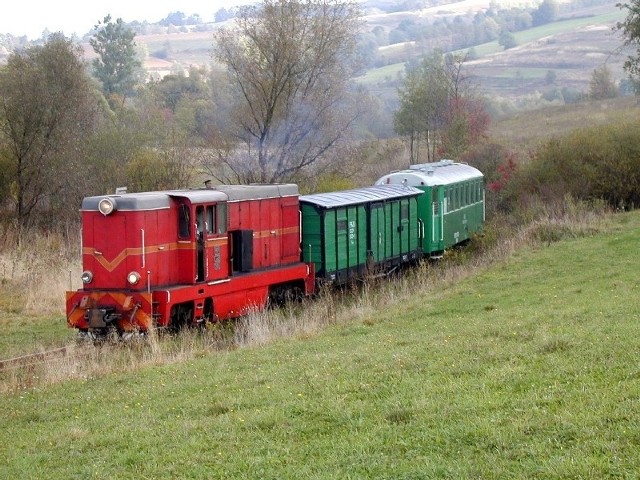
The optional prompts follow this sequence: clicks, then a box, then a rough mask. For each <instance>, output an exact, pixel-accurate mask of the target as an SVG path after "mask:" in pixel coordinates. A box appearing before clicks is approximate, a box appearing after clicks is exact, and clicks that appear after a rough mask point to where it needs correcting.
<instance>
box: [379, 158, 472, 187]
mask: <svg viewBox="0 0 640 480" xmlns="http://www.w3.org/2000/svg"><path fill="white" fill-rule="evenodd" d="M474 178H483V175H482V172H481V171H480V170H478V169H477V168H474V167H472V166H470V165H467V164H465V163H456V162H454V161H453V160H440V161H439V162H434V163H420V164H416V165H411V166H410V167H409V169H407V170H400V171H398V172H392V173H390V174H388V175H385V176H383V177H380V178H379V179H378V180H377V181H376V183H375V184H376V185H389V184H392V185H393V184H395V185H397V184H404V185H411V186H415V187H420V186H433V185H448V184H451V183H457V182H463V181H465V180H472V179H474Z"/></svg>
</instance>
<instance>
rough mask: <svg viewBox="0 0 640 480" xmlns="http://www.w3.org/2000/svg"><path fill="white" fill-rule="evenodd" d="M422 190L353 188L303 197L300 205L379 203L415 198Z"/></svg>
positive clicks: (325, 206) (397, 186)
mask: <svg viewBox="0 0 640 480" xmlns="http://www.w3.org/2000/svg"><path fill="white" fill-rule="evenodd" d="M422 193H423V192H422V190H418V189H417V188H413V187H407V186H404V185H381V186H378V187H364V188H355V189H353V190H343V191H340V192H330V193H315V194H313V195H303V196H301V197H300V203H310V204H313V205H317V206H319V207H324V208H334V207H342V206H345V205H358V204H362V203H369V202H381V201H384V200H392V199H396V198H403V197H404V198H406V197H415V196H416V195H421V194H422Z"/></svg>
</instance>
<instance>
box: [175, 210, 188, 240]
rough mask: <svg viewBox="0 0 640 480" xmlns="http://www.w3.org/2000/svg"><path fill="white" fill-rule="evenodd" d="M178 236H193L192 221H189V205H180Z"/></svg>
mask: <svg viewBox="0 0 640 480" xmlns="http://www.w3.org/2000/svg"><path fill="white" fill-rule="evenodd" d="M178 236H179V237H180V238H189V237H190V236H191V222H190V221H189V207H188V206H187V205H180V208H179V209H178Z"/></svg>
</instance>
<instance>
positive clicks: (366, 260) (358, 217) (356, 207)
mask: <svg viewBox="0 0 640 480" xmlns="http://www.w3.org/2000/svg"><path fill="white" fill-rule="evenodd" d="M422 194H423V192H422V191H421V190H419V189H416V188H412V187H407V186H403V185H386V186H382V187H365V188H359V189H353V190H344V191H340V192H332V193H319V194H313V195H303V196H301V197H300V211H301V216H302V238H301V245H300V246H301V250H302V259H303V261H304V262H309V263H313V264H314V266H315V271H316V278H317V280H318V281H319V282H325V283H335V284H341V283H346V282H348V281H351V280H353V279H354V278H358V277H363V276H365V275H367V274H371V273H388V272H389V271H392V270H393V269H395V268H397V267H398V266H400V265H402V264H403V263H408V262H410V261H412V260H415V259H417V258H419V257H420V256H421V254H422V252H421V246H420V245H421V239H420V232H421V229H420V222H419V218H418V197H420V196H422Z"/></svg>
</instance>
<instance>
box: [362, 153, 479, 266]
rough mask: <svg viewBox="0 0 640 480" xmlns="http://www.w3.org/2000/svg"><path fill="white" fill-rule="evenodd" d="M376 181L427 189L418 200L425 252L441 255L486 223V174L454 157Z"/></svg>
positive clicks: (377, 183) (422, 245) (414, 167)
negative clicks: (454, 159)
mask: <svg viewBox="0 0 640 480" xmlns="http://www.w3.org/2000/svg"><path fill="white" fill-rule="evenodd" d="M375 185H407V186H413V187H415V188H417V189H419V190H421V191H423V192H424V195H422V196H421V197H419V200H418V211H419V213H418V217H419V220H420V224H421V228H422V229H423V230H422V233H421V240H422V243H421V247H422V249H423V252H424V254H425V255H428V256H431V257H439V256H441V255H442V253H443V252H444V250H445V249H447V248H449V247H451V246H453V245H456V244H458V243H461V242H464V241H466V240H468V239H469V238H470V237H471V236H472V235H473V234H474V233H476V232H477V231H479V230H480V228H482V225H483V223H484V220H485V198H484V176H483V175H482V173H481V172H480V171H479V170H478V169H476V168H474V167H472V166H470V165H467V164H463V163H456V162H454V161H452V160H440V161H439V162H434V163H423V164H417V165H411V166H410V167H409V169H407V170H401V171H398V172H393V173H390V174H388V175H385V176H383V177H381V178H380V179H378V180H377V181H376V183H375Z"/></svg>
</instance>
